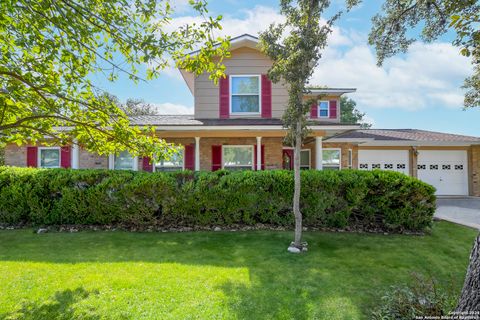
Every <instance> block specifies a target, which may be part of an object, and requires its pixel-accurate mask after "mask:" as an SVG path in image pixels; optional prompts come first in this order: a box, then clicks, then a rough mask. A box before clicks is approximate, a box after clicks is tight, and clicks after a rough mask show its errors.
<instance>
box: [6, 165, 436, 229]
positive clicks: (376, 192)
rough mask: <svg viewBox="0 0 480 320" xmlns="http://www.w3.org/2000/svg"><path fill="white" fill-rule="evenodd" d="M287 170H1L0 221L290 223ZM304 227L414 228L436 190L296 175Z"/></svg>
mask: <svg viewBox="0 0 480 320" xmlns="http://www.w3.org/2000/svg"><path fill="white" fill-rule="evenodd" d="M292 195H293V174H292V172H290V171H282V170H278V171H260V172H255V171H241V172H239V171H237V172H228V171H217V172H199V173H193V172H190V171H183V172H174V173H144V172H130V171H109V170H66V169H49V170H41V169H30V168H10V167H0V223H3V224H28V225H59V224H99V225H103V224H122V225H129V226H146V225H154V226H160V227H173V226H175V227H180V226H210V225H233V224H246V225H252V224H256V223H262V224H270V225H278V226H291V225H293V215H292V213H291V202H292ZM301 197H302V199H301V204H302V213H303V216H304V224H305V225H306V226H310V227H333V228H337V227H338V228H345V227H352V228H363V229H374V228H381V229H383V230H392V231H405V230H408V231H419V230H423V229H425V228H426V227H428V226H429V225H430V224H431V222H432V217H433V213H434V210H435V196H434V188H433V187H432V186H430V185H428V184H425V183H423V182H421V181H419V180H417V179H414V178H410V177H408V176H405V175H403V174H400V173H396V172H388V171H358V170H342V171H313V170H312V171H303V172H302V196H301Z"/></svg>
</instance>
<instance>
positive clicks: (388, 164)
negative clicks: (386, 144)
mask: <svg viewBox="0 0 480 320" xmlns="http://www.w3.org/2000/svg"><path fill="white" fill-rule="evenodd" d="M408 163H409V160H408V150H381V149H379V150H359V151H358V168H359V169H360V170H375V169H378V170H392V171H397V172H401V173H404V174H409V165H408Z"/></svg>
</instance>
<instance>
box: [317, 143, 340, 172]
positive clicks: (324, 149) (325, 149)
mask: <svg viewBox="0 0 480 320" xmlns="http://www.w3.org/2000/svg"><path fill="white" fill-rule="evenodd" d="M328 150H338V151H339V154H340V157H339V159H338V170H342V148H323V149H322V167H323V168H325V167H327V168H336V167H337V166H332V165H328V164H327V165H325V164H324V163H323V151H328Z"/></svg>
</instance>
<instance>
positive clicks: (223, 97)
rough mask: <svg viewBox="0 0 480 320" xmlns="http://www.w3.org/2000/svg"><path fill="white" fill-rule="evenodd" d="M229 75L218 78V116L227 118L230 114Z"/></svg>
mask: <svg viewBox="0 0 480 320" xmlns="http://www.w3.org/2000/svg"><path fill="white" fill-rule="evenodd" d="M229 85H230V77H229V76H226V77H225V78H220V83H219V95H220V118H221V119H227V118H228V117H229V116H230V90H229Z"/></svg>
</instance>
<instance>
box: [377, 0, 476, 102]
mask: <svg viewBox="0 0 480 320" xmlns="http://www.w3.org/2000/svg"><path fill="white" fill-rule="evenodd" d="M372 22H373V26H372V30H371V32H370V35H369V43H370V44H371V45H373V46H374V47H375V49H376V52H377V60H378V64H379V65H381V64H382V63H383V62H384V60H385V59H386V58H389V57H392V56H394V55H395V54H397V53H400V52H406V51H407V50H408V47H409V46H410V45H411V44H412V43H413V42H414V41H415V38H414V37H412V36H411V35H412V34H415V31H416V29H417V28H419V29H420V28H421V30H422V32H421V34H420V35H419V38H421V39H422V40H423V41H425V42H432V41H434V40H436V39H438V38H439V37H440V36H441V35H443V34H445V33H446V32H447V31H449V30H453V31H454V32H455V33H456V38H455V40H454V41H453V44H454V45H455V46H457V47H459V48H460V53H461V54H462V55H464V56H467V57H471V59H472V64H473V66H474V73H473V75H472V76H471V77H468V78H467V79H466V80H465V83H464V85H463V88H465V89H467V90H468V91H467V92H466V94H465V100H464V106H465V108H468V107H478V106H480V30H479V29H478V24H479V23H480V3H479V2H478V1H477V0H407V1H398V0H386V1H385V3H384V4H383V6H382V12H381V13H379V14H377V15H376V16H374V17H373V19H372ZM419 26H420V27H419Z"/></svg>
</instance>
